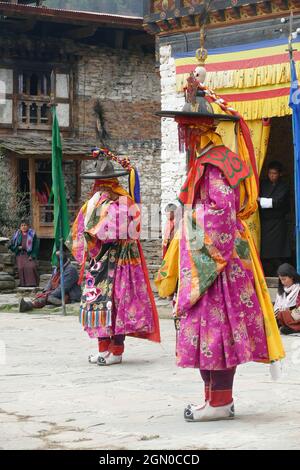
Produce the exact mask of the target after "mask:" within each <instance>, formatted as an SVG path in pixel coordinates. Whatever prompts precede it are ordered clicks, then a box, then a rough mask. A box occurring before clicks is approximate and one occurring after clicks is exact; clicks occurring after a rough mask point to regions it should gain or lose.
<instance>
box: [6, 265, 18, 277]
mask: <svg viewBox="0 0 300 470" xmlns="http://www.w3.org/2000/svg"><path fill="white" fill-rule="evenodd" d="M3 271H5V272H6V273H7V274H9V275H10V276H14V275H15V273H16V268H15V267H14V266H8V265H6V264H5V265H4V267H3Z"/></svg>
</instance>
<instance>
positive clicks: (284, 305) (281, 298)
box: [274, 284, 300, 313]
mask: <svg viewBox="0 0 300 470" xmlns="http://www.w3.org/2000/svg"><path fill="white" fill-rule="evenodd" d="M283 289H284V292H283V294H281V295H280V294H277V296H276V300H275V305H274V312H275V313H276V312H278V311H279V310H287V309H289V308H290V307H295V306H296V300H297V297H298V294H299V291H300V284H293V285H292V286H290V287H284V288H283Z"/></svg>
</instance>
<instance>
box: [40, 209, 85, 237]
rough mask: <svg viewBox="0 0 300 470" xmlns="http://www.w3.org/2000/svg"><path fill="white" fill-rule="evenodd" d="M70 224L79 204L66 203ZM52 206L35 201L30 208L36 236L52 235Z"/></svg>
mask: <svg viewBox="0 0 300 470" xmlns="http://www.w3.org/2000/svg"><path fill="white" fill-rule="evenodd" d="M68 210H69V217H70V225H71V226H72V224H73V222H74V220H75V218H76V216H77V213H78V210H79V204H70V205H68ZM53 220H54V206H53V204H40V203H38V202H36V203H35V204H34V207H33V210H32V222H33V224H32V225H33V227H34V229H35V230H36V233H37V236H38V238H53V237H54V232H53V231H54V225H53Z"/></svg>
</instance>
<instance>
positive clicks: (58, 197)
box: [52, 106, 70, 264]
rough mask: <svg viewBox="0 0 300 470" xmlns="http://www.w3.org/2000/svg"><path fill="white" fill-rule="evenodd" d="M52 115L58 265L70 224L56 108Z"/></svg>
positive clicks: (53, 258)
mask: <svg viewBox="0 0 300 470" xmlns="http://www.w3.org/2000/svg"><path fill="white" fill-rule="evenodd" d="M52 115H53V125H52V194H53V202H54V246H53V253H52V263H53V264H56V262H57V257H56V254H55V252H56V251H57V250H59V245H60V238H63V240H64V241H66V239H67V237H68V235H69V232H70V223H69V213H68V206H67V200H66V192H65V183H64V176H63V171H62V145H61V139H60V132H59V125H58V120H57V116H56V108H55V106H53V107H52Z"/></svg>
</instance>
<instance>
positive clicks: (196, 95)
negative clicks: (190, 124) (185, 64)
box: [156, 72, 239, 121]
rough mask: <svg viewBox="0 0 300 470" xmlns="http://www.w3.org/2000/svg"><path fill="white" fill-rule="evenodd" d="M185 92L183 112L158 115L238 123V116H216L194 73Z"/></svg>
mask: <svg viewBox="0 0 300 470" xmlns="http://www.w3.org/2000/svg"><path fill="white" fill-rule="evenodd" d="M187 82H188V83H187V87H186V91H185V104H184V106H183V108H182V110H181V111H159V112H157V113H156V114H157V115H158V116H162V117H171V118H175V119H176V118H177V117H178V118H179V117H186V118H195V119H197V118H211V119H213V120H214V121H238V120H239V117H238V116H233V115H229V114H216V113H214V111H213V108H212V106H211V104H210V102H209V101H208V99H207V97H206V95H205V92H204V91H203V90H199V81H198V80H197V78H196V76H195V75H194V73H193V72H192V73H191V75H190V77H189V78H188V80H187Z"/></svg>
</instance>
